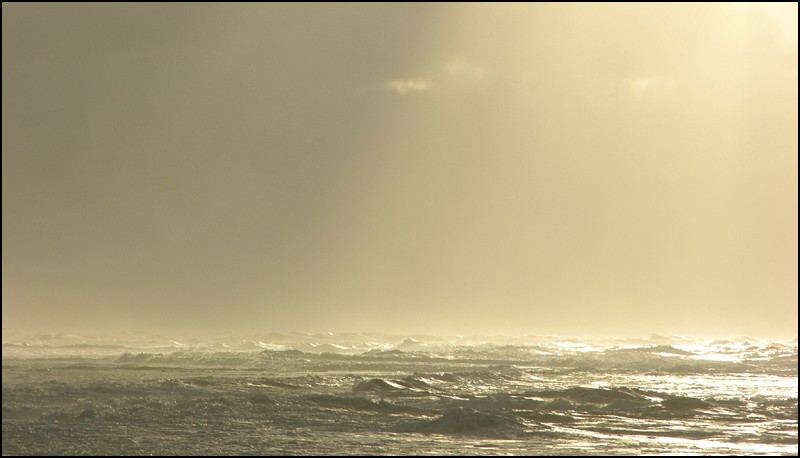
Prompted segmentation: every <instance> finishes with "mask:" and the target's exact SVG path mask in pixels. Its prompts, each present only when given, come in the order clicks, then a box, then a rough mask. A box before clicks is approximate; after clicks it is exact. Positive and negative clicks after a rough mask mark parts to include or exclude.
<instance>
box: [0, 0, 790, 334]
mask: <svg viewBox="0 0 800 458" xmlns="http://www.w3.org/2000/svg"><path fill="white" fill-rule="evenodd" d="M2 17H3V19H2V21H3V32H2V33H3V77H2V81H3V102H2V106H3V121H2V122H3V153H2V154H3V164H2V165H3V296H2V297H3V326H4V330H29V331H37V330H53V331H70V330H80V331H91V330H95V331H106V330H134V331H153V330H157V331H159V332H169V331H182V332H183V331H187V332H188V331H191V332H212V331H213V332H216V331H247V332H251V331H252V332H255V331H271V330H277V331H287V330H300V331H383V332H397V333H445V334H503V333H507V334H563V335H648V334H649V333H651V332H658V333H678V334H690V335H697V336H734V335H751V336H754V337H759V336H764V337H781V338H783V337H793V336H796V335H797V304H798V295H797V275H798V272H797V253H798V247H797V239H798V233H797V220H798V219H797V208H798V204H797V195H798V188H797V171H798V163H797V158H798V145H797V124H798V120H797V100H798V94H797V88H798V79H797V68H798V65H797V36H798V31H797V17H798V12H797V4H796V3H792V4H772V3H731V4H718V3H714V4H628V3H625V4H504V5H503V4H367V5H362V4H323V5H320V4H147V5H139V4H100V5H98V4H32V5H30V4H14V3H11V4H9V3H4V4H3V15H2Z"/></svg>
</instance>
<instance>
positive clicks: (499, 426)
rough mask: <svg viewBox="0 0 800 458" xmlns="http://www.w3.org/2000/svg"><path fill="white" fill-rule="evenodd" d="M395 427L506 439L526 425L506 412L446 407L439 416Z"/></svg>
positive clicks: (518, 432)
mask: <svg viewBox="0 0 800 458" xmlns="http://www.w3.org/2000/svg"><path fill="white" fill-rule="evenodd" d="M396 430H397V431H398V432H413V433H429V434H451V435H469V436H478V437H487V438H489V437H490V438H509V439H510V438H515V437H519V436H521V435H523V434H525V432H526V426H525V424H524V423H523V422H522V421H521V420H520V419H519V418H517V417H516V416H514V415H511V414H508V413H504V412H486V411H479V410H475V409H472V408H469V407H450V408H448V409H445V410H444V412H442V415H441V416H440V417H439V418H436V419H433V420H424V421H419V422H414V423H409V424H405V425H402V426H400V427H398V428H397V429H396Z"/></svg>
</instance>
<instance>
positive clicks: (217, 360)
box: [3, 334, 798, 455]
mask: <svg viewBox="0 0 800 458" xmlns="http://www.w3.org/2000/svg"><path fill="white" fill-rule="evenodd" d="M526 339H528V338H516V340H515V338H504V339H503V341H502V344H495V343H493V342H492V341H491V339H483V338H480V339H477V338H462V337H449V338H442V337H434V336H430V337H427V338H421V337H419V336H417V337H415V338H414V339H408V338H404V337H396V336H380V335H374V334H370V335H369V336H362V335H355V334H347V335H337V334H324V335H319V334H316V335H299V336H297V335H276V334H272V335H270V337H266V336H253V337H246V336H242V337H239V338H230V337H228V338H224V339H217V340H214V339H211V340H192V339H182V340H173V339H168V338H160V339H153V338H146V337H140V338H135V339H128V340H119V339H117V340H113V339H112V340H108V339H106V340H104V339H96V338H86V337H79V336H68V335H63V336H61V335H59V336H46V338H42V337H32V338H27V339H21V340H17V341H10V340H6V341H5V342H4V343H3V401H4V402H3V428H4V431H3V451H4V453H10V454H79V453H97V454H149V453H154V454H165V453H166V454H181V453H192V452H193V451H196V452H202V453H219V454H244V453H256V454H276V453H280V454H298V453H319V454H336V453H341V452H342V451H343V450H347V451H348V453H357V454H392V453H396V454H408V453H414V454H420V453H436V454H444V453H458V454H493V455H499V454H511V455H522V454H528V455H529V454H549V453H553V452H557V453H559V454H563V453H566V454H569V453H572V454H682V455H690V454H712V453H713V454H737V455H764V454H790V455H791V454H796V453H797V408H798V404H797V383H798V377H797V345H796V344H795V343H790V344H787V343H780V342H758V343H757V344H754V343H752V342H749V341H748V342H739V343H737V342H733V343H730V342H727V341H726V342H725V343H723V344H720V343H719V342H716V343H713V342H703V341H693V342H687V340H688V339H687V338H685V337H682V338H680V339H677V338H676V341H675V342H674V343H673V345H665V344H664V342H663V340H664V338H663V337H659V338H658V343H657V344H655V343H651V342H648V341H646V340H644V341H642V342H641V344H640V345H631V344H630V343H629V342H625V341H617V340H614V339H605V340H602V341H601V340H586V341H585V342H584V341H578V340H570V341H564V340H559V339H550V340H548V338H541V337H536V338H531V339H535V341H532V340H526ZM715 355H723V356H726V357H725V358H715V357H713V356H715ZM707 356H712V357H707ZM208 425H213V428H212V429H209V427H208ZM222 438H224V440H223V439H222Z"/></svg>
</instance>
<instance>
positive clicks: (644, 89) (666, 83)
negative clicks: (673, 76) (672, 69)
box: [629, 77, 672, 96]
mask: <svg viewBox="0 0 800 458" xmlns="http://www.w3.org/2000/svg"><path fill="white" fill-rule="evenodd" d="M671 86H672V80H670V79H667V78H654V77H637V78H633V79H632V80H631V81H630V84H629V89H630V92H631V93H632V94H633V95H635V96H644V95H647V94H652V93H655V92H656V91H661V90H663V89H668V88H670V87H671Z"/></svg>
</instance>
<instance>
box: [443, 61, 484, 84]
mask: <svg viewBox="0 0 800 458" xmlns="http://www.w3.org/2000/svg"><path fill="white" fill-rule="evenodd" d="M445 70H446V71H447V74H448V75H449V76H451V77H454V78H459V79H463V80H467V81H470V82H473V83H476V82H478V81H481V80H482V79H484V77H486V73H487V72H486V69H485V68H483V67H481V66H479V65H475V64H473V63H471V62H469V61H468V60H466V59H461V58H456V59H451V60H450V61H449V62H447V64H446V65H445Z"/></svg>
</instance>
